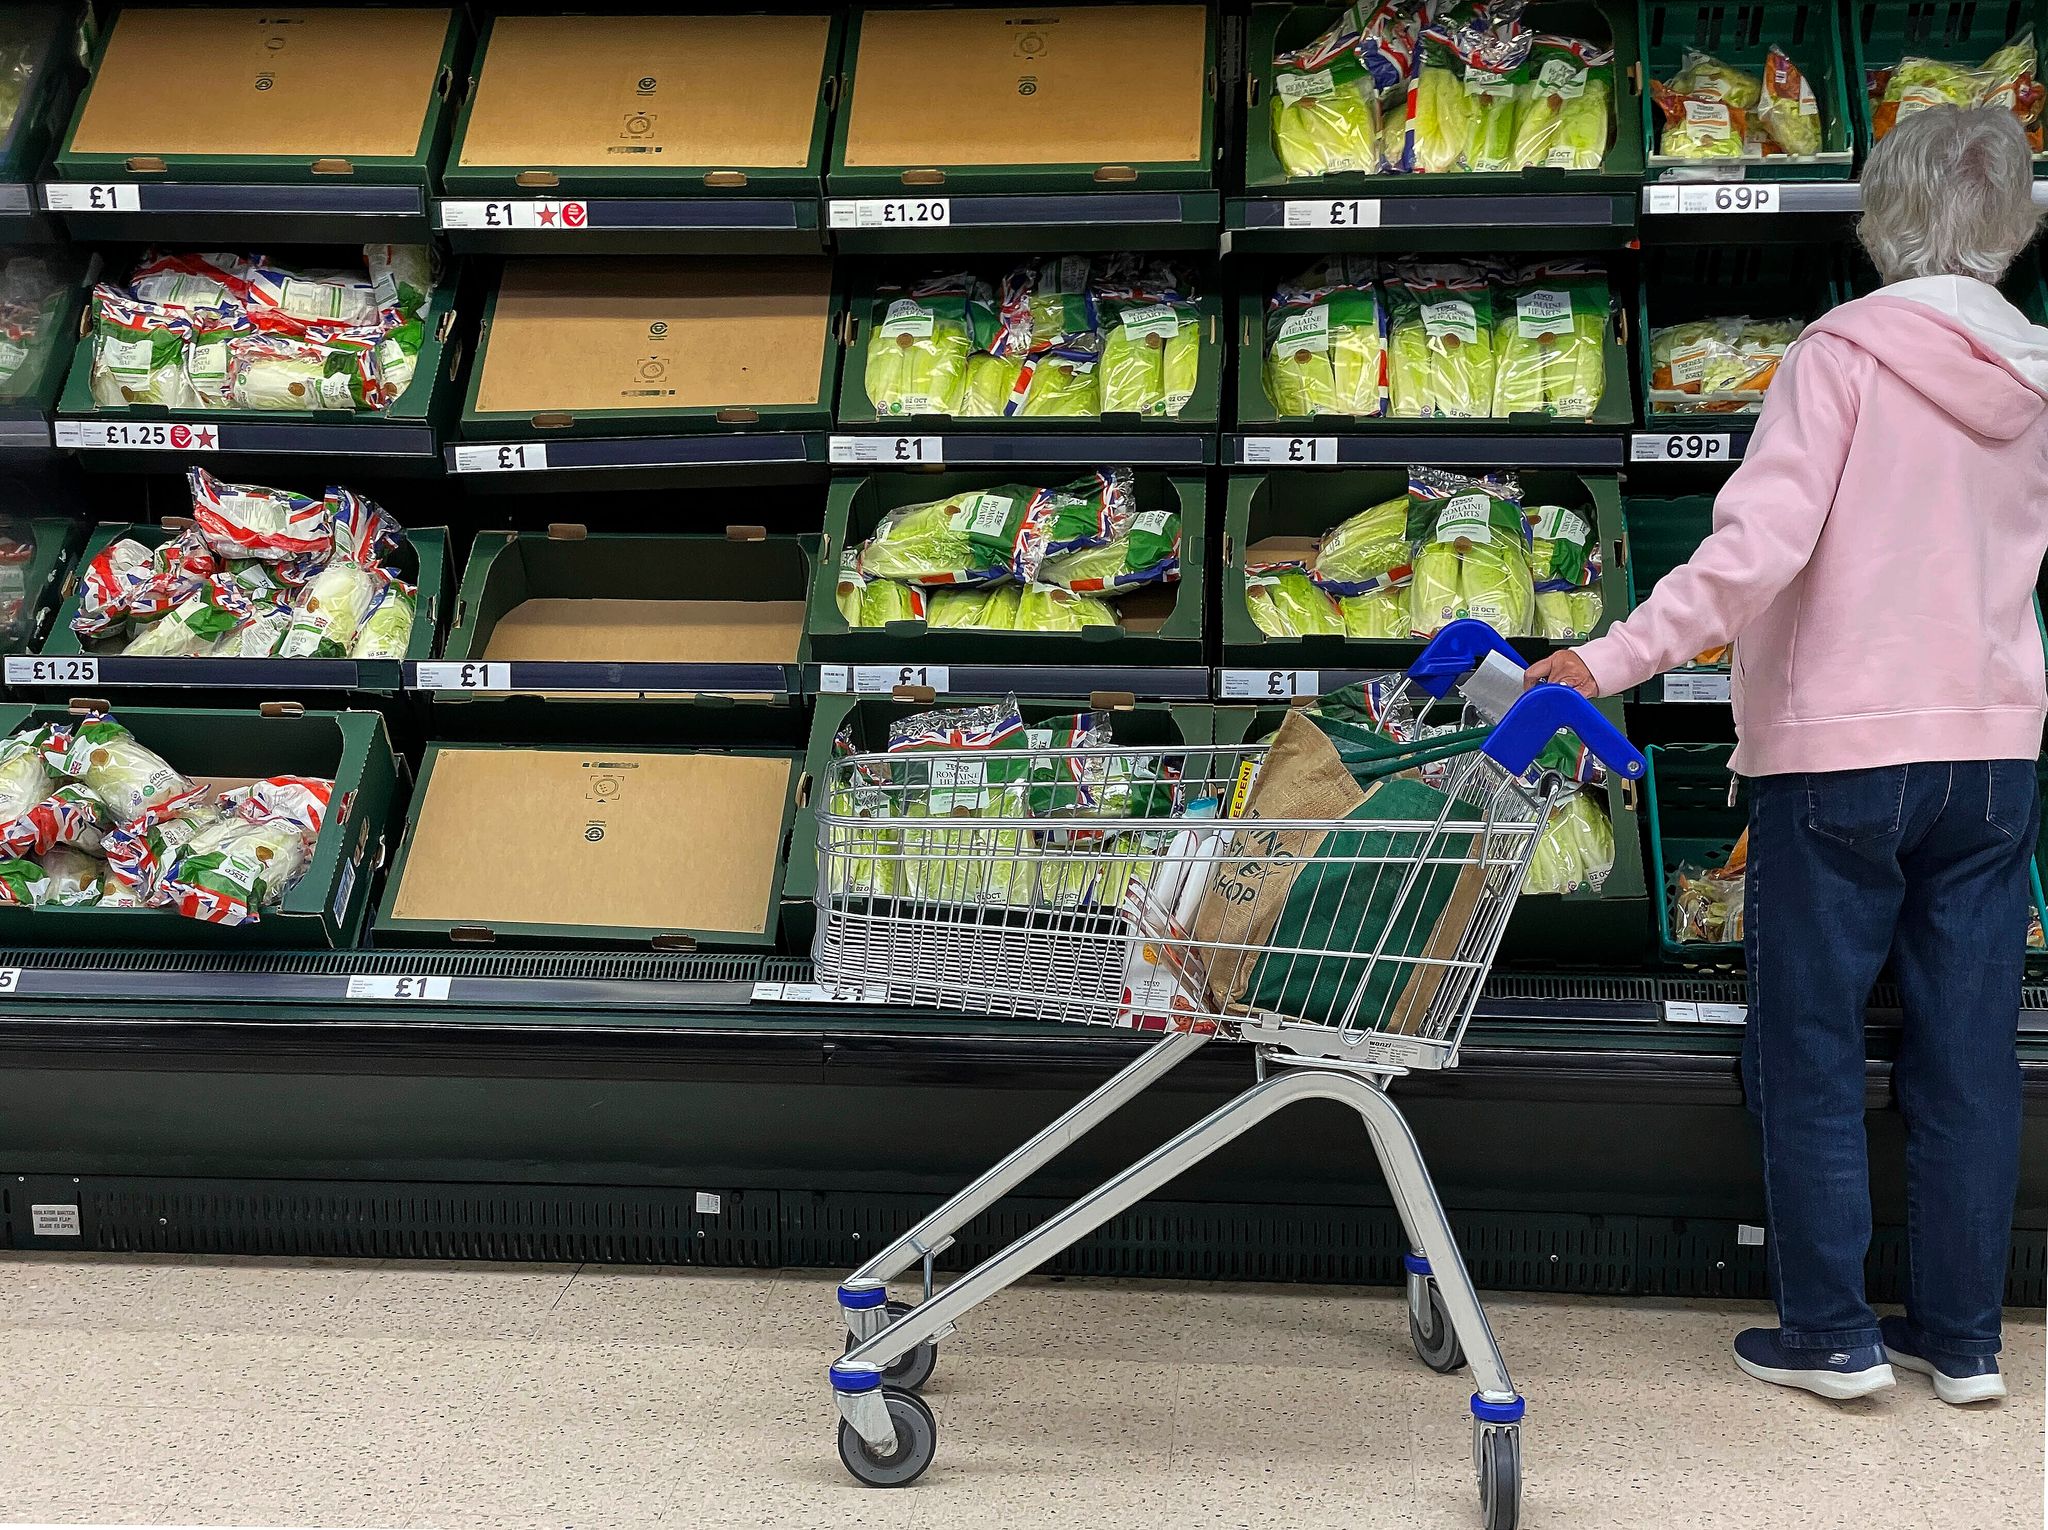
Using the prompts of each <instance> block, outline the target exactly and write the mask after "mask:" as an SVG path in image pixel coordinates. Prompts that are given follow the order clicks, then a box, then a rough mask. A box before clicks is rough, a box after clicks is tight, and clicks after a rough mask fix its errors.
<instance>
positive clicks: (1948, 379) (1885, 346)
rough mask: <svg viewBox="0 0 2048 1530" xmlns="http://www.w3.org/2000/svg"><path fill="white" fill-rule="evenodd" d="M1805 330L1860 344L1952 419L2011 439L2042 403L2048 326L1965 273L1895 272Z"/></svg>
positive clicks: (2047, 378)
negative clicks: (1897, 277)
mask: <svg viewBox="0 0 2048 1530" xmlns="http://www.w3.org/2000/svg"><path fill="white" fill-rule="evenodd" d="M1805 332H1806V334H1808V335H1817V334H1818V335H1833V336H1835V337H1836V338H1837V339H1840V340H1845V341H1847V342H1848V343H1849V344H1851V345H1853V346H1855V347H1856V348H1857V349H1858V350H1860V351H1862V352H1864V353H1865V354H1866V355H1868V356H1869V357H1870V358H1871V359H1872V360H1873V361H1875V362H1876V363H1877V364H1878V365H1879V366H1881V367H1883V368H1884V369H1885V370H1886V371H1888V372H1890V373H1891V374H1892V375H1893V376H1895V377H1897V378H1898V379H1899V380H1900V381H1901V382H1903V383H1905V384H1906V385H1907V386H1908V387H1910V388H1912V389H1913V390H1914V391H1915V392H1917V393H1919V394H1920V395H1921V396H1923V397H1924V398H1926V399H1927V400H1928V401H1929V402H1930V403H1932V404H1934V405H1936V406H1937V407H1939V408H1940V409H1942V410H1943V411H1944V412H1946V413H1947V414H1949V415H1950V416H1952V417H1953V418H1954V419H1955V420H1956V421H1957V423H1959V424H1961V425H1963V426H1964V427H1966V428H1967V429H1970V430H1973V431H1975V432H1977V433H1978V434H1979V435H1984V436H1990V437H1992V438H1993V439H1994V440H2000V441H2010V440H2012V439H2013V438H2015V437H2017V436H2020V435H2022V434H2024V433H2025V432H2026V431H2027V430H2029V429H2031V428H2032V427H2033V426H2034V424H2035V423H2036V422H2037V421H2039V420H2040V418H2041V415H2042V413H2043V412H2044V411H2048V329H2043V328H2042V327H2041V326H2040V325H2038V324H2031V323H2029V322H2028V321H2027V317H2026V315H2025V314H2023V313H2021V312H2020V311H2019V310H2018V309H2017V308H2015V307H2013V306H2012V304H2010V303H2008V302H2007V301H2006V300H2005V299H2004V298H2003V297H2002V296H2000V295H1999V292H1998V289H1997V288H1995V287H1993V286H1991V285H1990V284H1989V283H1986V282H1980V281H1977V280H1976V279H1974V278H1973V277H1968V276H1921V277H1915V278H1913V279H1912V280H1910V281H1903V282H1894V283H1893V284H1892V285H1891V286H1889V287H1886V288H1884V289H1883V290H1882V291H1880V292H1876V293H1873V294H1871V295H1870V296H1869V297H1862V298H1857V299H1856V300H1855V301H1853V302H1849V303H1844V304H1843V305H1842V306H1841V307H1839V308H1836V309H1834V310H1832V311H1831V312H1829V313H1826V314H1823V315H1822V316H1821V317H1820V318H1819V319H1817V320H1815V321H1814V322H1813V323H1812V324H1809V325H1808V326H1807V327H1806V331H1805Z"/></svg>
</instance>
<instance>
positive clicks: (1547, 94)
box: [1509, 35, 1614, 170]
mask: <svg viewBox="0 0 2048 1530" xmlns="http://www.w3.org/2000/svg"><path fill="white" fill-rule="evenodd" d="M1613 102H1614V51H1613V49H1611V48H1598V47H1595V46H1594V45H1593V44H1592V43H1589V42H1586V41H1584V40H1582V39H1580V38H1576V37H1557V36H1551V35H1540V36H1538V37H1537V38H1535V40H1534V41H1533V42H1532V43H1531V44H1530V49H1529V67H1528V71H1527V76H1526V78H1525V79H1524V80H1523V82H1522V85H1521V89H1520V102H1519V110H1518V112H1517V115H1516V118H1515V141H1514V149H1513V152H1512V154H1511V155H1510V156H1509V158H1510V168H1512V169H1515V170H1527V169H1531V168H1534V167H1538V166H1540V167H1542V168H1545V169H1550V170H1598V169H1599V168H1600V166H1601V165H1602V164H1604V163H1605V162H1606V160H1607V150H1608V148H1609V147H1610V146H1611V144H1612V142H1613Z"/></svg>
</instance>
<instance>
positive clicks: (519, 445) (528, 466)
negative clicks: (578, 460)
mask: <svg viewBox="0 0 2048 1530" xmlns="http://www.w3.org/2000/svg"><path fill="white" fill-rule="evenodd" d="M547 465H548V448H547V443H546V442H544V441H520V442H507V443H506V444H504V445H502V446H458V447H456V448H455V471H456V472H458V473H538V472H541V471H542V470H543V469H545V468H546V467H547Z"/></svg>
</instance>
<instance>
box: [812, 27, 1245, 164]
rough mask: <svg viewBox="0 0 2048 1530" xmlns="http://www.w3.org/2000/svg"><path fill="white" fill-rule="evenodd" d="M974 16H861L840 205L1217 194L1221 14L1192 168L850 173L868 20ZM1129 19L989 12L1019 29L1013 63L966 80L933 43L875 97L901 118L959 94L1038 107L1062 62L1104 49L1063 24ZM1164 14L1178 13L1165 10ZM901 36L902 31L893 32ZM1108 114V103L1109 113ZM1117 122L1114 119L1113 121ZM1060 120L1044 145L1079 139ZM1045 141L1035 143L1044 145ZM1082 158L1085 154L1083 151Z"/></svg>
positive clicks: (1137, 56)
mask: <svg viewBox="0 0 2048 1530" xmlns="http://www.w3.org/2000/svg"><path fill="white" fill-rule="evenodd" d="M969 9H970V8H967V7H959V8H956V7H951V6H946V7H939V6H887V7H883V6H876V7H856V8H855V9H854V10H853V11H852V12H851V18H850V20H849V22H848V24H847V33H846V52H845V61H844V63H843V65H842V67H841V71H840V91H839V107H838V111H837V112H836V114H835V122H834V127H833V134H832V158H831V163H830V166H829V168H828V171H827V174H826V187H827V189H828V190H829V191H830V193H831V194H832V195H833V196H835V197H841V196H862V197H871V196H872V197H880V196H890V195H898V196H900V195H902V194H903V192H904V191H905V190H906V189H908V190H909V191H911V192H912V193H913V194H917V193H924V194H929V195H939V196H946V195H954V194H973V193H1006V192H1007V193H1020V194H1021V193H1037V194H1060V193H1083V194H1085V193H1087V192H1091V191H1200V190H1206V189H1208V188H1209V187H1211V186H1213V185H1214V184H1215V180H1216V160H1217V155H1218V144H1219V138H1218V133H1217V116H1218V113H1217V101H1216V92H1217V33H1218V29H1219V21H1218V15H1217V11H1216V9H1215V8H1214V7H1210V8H1208V11H1207V16H1206V21H1205V24H1204V27H1203V58H1202V77H1201V81H1200V82H1199V86H1198V88H1199V89H1200V90H1201V91H1202V98H1201V102H1200V115H1201V129H1200V134H1199V137H1200V144H1199V147H1198V148H1197V151H1196V153H1195V156H1194V157H1193V158H1190V159H1185V160H1140V161H1137V162H1135V163H1132V162H1120V163H1105V162H1104V161H1103V160H1102V159H1101V158H1087V157H1078V156H1077V157H1076V158H1075V159H1072V160H1067V161H1059V162H1046V163H1035V164H1034V163H1027V162H1022V161H1016V162H1007V163H1006V162H1001V161H975V162H961V161H957V160H951V159H947V158H944V157H939V158H936V159H934V158H923V159H919V160H915V161H908V160H906V161H903V162H901V163H895V164H882V163H861V164H849V163H848V162H847V156H848V153H849V145H850V141H851V138H852V134H853V131H854V128H855V125H856V122H857V119H858V116H859V114H860V113H861V111H862V110H863V109H864V108H865V107H866V105H867V102H868V99H869V98H868V94H867V92H866V91H864V90H863V88H862V84H863V82H862V73H861V72H862V64H863V52H862V49H863V43H864V39H865V38H866V36H867V34H868V33H869V32H870V31H873V30H875V27H874V26H873V24H872V23H870V22H869V20H868V18H869V17H870V16H872V15H876V14H879V13H897V14H900V13H902V12H905V11H917V10H925V11H928V12H929V13H930V14H931V15H932V16H934V17H935V18H938V17H947V15H948V13H949V12H951V13H952V15H953V16H960V15H962V14H963V13H965V12H966V11H968V10H969ZM1121 9H1124V8H1123V7H1116V6H1091V5H1074V6H1064V7H1060V6H1055V7H1050V8H1041V9H1038V10H1023V11H1015V12H1008V13H1004V12H990V14H991V15H992V16H997V17H1001V18H1002V21H1001V24H1002V25H1004V26H1006V27H1008V28H1010V29H1013V33H1012V35H1013V41H1012V43H1011V46H1010V47H1009V49H1008V50H1007V56H1006V57H1005V58H1004V59H1003V60H1002V61H1000V62H999V63H997V62H991V63H990V65H989V67H988V68H987V69H986V71H984V70H982V69H980V68H976V69H974V70H973V71H972V72H969V71H967V70H963V69H962V67H961V66H960V65H959V64H958V63H957V62H954V61H953V59H952V58H951V55H950V54H949V51H948V49H949V47H950V46H951V45H950V44H949V43H947V42H946V41H945V40H944V39H943V38H941V37H939V36H938V35H936V34H935V35H934V39H933V42H932V45H931V46H930V47H929V48H928V49H926V50H925V51H924V53H923V54H922V56H921V57H919V58H918V59H917V60H916V62H915V64H914V66H912V76H911V77H907V78H906V77H902V76H896V75H893V74H892V75H889V76H882V75H877V76H876V78H877V80H878V82H879V83H878V85H877V87H876V89H877V90H878V91H879V92H881V94H879V95H878V96H877V97H876V99H878V100H887V101H891V102H893V103H894V104H895V105H897V106H898V108H899V109H900V108H901V106H903V105H905V104H909V105H913V106H923V105H925V104H927V103H935V102H936V101H937V100H938V99H939V98H940V97H941V96H942V95H945V94H954V95H957V96H958V97H959V98H960V102H959V103H958V104H967V103H971V102H972V100H973V99H974V97H975V96H976V95H977V94H982V95H984V96H994V95H996V94H998V93H999V94H1000V95H1001V96H1003V97H1009V96H1012V95H1014V96H1016V97H1018V98H1022V99H1025V100H1035V99H1037V98H1038V97H1039V96H1040V95H1041V90H1040V85H1041V81H1042V79H1044V78H1045V77H1048V76H1049V75H1050V73H1051V71H1053V70H1056V69H1057V68H1058V67H1059V64H1060V60H1061V58H1062V56H1063V55H1068V54H1071V52H1072V51H1073V50H1074V49H1075V48H1077V47H1079V48H1094V47H1096V46H1097V44H1095V43H1091V42H1089V41H1087V38H1088V33H1087V32H1086V31H1083V32H1080V33H1079V34H1078V35H1073V34H1071V31H1070V33H1069V34H1067V35H1063V34H1062V33H1061V32H1060V30H1059V28H1060V26H1061V24H1062V23H1065V22H1068V21H1074V20H1078V19H1079V18H1081V17H1085V16H1086V15H1087V14H1088V13H1090V12H1115V11H1118V10H1121ZM1160 9H1178V7H1161V8H1160ZM892 29H893V24H892ZM1145 62H1146V61H1145V55H1144V53H1143V51H1142V47H1141V46H1136V45H1134V46H1133V51H1132V53H1131V55H1130V56H1129V57H1127V58H1126V59H1125V60H1124V65H1125V67H1126V68H1128V69H1130V70H1142V69H1143V68H1144V67H1145ZM1044 95H1045V98H1046V101H1047V103H1048V110H1053V111H1056V110H1057V109H1058V108H1057V105H1056V98H1055V97H1054V96H1053V94H1052V93H1051V92H1050V91H1047V92H1044ZM1105 105H1107V103H1105ZM1112 120H1113V119H1112ZM1058 126H1059V124H1058V122H1057V119H1054V120H1053V121H1049V122H1046V123H1045V124H1043V128H1044V134H1043V136H1044V137H1045V138H1048V139H1050V138H1053V137H1056V136H1060V137H1063V138H1066V139H1071V138H1072V137H1073V136H1075V135H1072V134H1066V135H1059V134H1058V133H1057V128H1058ZM942 135H943V129H941V130H940V131H939V132H937V133H935V134H934V138H935V139H936V140H937V141H935V142H934V143H932V144H931V146H930V147H931V150H932V153H933V154H935V155H941V156H942V155H943V154H944V153H945V152H947V145H946V143H945V140H944V138H943V136H942ZM1039 136H1040V135H1035V134H1034V135H1032V141H1038V139H1039ZM1076 147H1077V148H1079V147H1082V146H1081V145H1078V144H1077V145H1076Z"/></svg>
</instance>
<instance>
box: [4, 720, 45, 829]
mask: <svg viewBox="0 0 2048 1530" xmlns="http://www.w3.org/2000/svg"><path fill="white" fill-rule="evenodd" d="M46 742H47V739H46V737H45V736H44V735H42V734H41V733H39V732H27V733H17V734H14V735H13V736H12V737H9V738H5V739H0V824H8V823H12V822H14V821H15V820H16V819H18V818H20V817H21V816H22V814H24V813H26V812H27V811H28V810H29V809H30V808H32V807H34V806H35V805H36V804H37V803H38V802H41V801H42V800H43V799H44V798H46V797H48V796H49V795H50V792H51V791H52V790H53V789H54V788H55V786H56V784H57V783H56V780H55V778H53V777H52V776H51V774H50V768H49V764H48V762H47V761H46V760H45V759H44V757H43V745H44V744H45V743H46Z"/></svg>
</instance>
